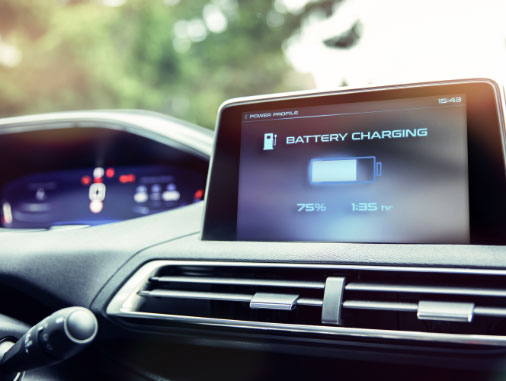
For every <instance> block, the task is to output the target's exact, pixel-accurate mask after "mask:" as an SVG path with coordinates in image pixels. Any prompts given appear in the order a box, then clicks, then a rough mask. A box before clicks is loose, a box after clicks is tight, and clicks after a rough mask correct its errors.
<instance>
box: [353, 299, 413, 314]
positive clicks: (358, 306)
mask: <svg viewBox="0 0 506 381" xmlns="http://www.w3.org/2000/svg"><path fill="white" fill-rule="evenodd" d="M343 308H348V309H355V310H375V311H397V312H417V311H418V305H417V304H416V303H396V302H376V301H371V300H345V301H344V303H343Z"/></svg>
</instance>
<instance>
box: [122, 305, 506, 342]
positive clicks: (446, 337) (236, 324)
mask: <svg viewBox="0 0 506 381" xmlns="http://www.w3.org/2000/svg"><path fill="white" fill-rule="evenodd" d="M114 316H116V317H120V318H140V319H155V320H162V321H171V322H179V323H189V324H198V325H203V326H211V327H227V328H243V329H262V330H266V331H283V332H292V333H312V334H324V335H336V336H351V337H359V338H368V339H370V338H375V339H391V340H414V341H425V342H437V343H454V344H473V345H493V346H502V347H504V346H506V337H505V336H492V335H491V336H485V335H463V334H453V333H433V332H416V331H402V332H399V331H387V330H381V329H365V328H348V327H339V326H332V327H331V326H312V325H298V324H279V323H264V322H248V321H239V320H228V319H210V318H201V317H196V316H177V315H162V314H156V313H151V312H134V311H123V310H122V311H119V312H118V313H117V314H115V315H114Z"/></svg>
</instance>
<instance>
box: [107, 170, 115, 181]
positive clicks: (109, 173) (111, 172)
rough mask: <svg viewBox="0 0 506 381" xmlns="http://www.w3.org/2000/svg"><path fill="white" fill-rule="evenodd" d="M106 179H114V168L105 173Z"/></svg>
mask: <svg viewBox="0 0 506 381" xmlns="http://www.w3.org/2000/svg"><path fill="white" fill-rule="evenodd" d="M105 177H107V178H109V179H110V178H112V177H114V168H107V169H106V171H105Z"/></svg>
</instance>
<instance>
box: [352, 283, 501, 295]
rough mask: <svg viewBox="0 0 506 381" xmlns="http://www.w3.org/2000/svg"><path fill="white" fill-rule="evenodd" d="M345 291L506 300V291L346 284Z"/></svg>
mask: <svg viewBox="0 0 506 381" xmlns="http://www.w3.org/2000/svg"><path fill="white" fill-rule="evenodd" d="M345 289H346V291H367V292H405V293H416V294H448V295H472V296H490V297H499V298H506V290H498V289H487V288H465V287H462V288H461V287H437V286H410V285H395V284H380V283H357V282H351V283H348V284H347V285H346V287H345Z"/></svg>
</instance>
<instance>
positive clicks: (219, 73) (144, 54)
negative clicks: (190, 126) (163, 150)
mask: <svg viewBox="0 0 506 381" xmlns="http://www.w3.org/2000/svg"><path fill="white" fill-rule="evenodd" d="M339 1H340V0H321V1H317V0H314V1H309V2H308V3H307V4H306V5H305V6H304V7H302V8H300V9H295V10H294V9H291V10H290V9H286V8H284V7H283V2H280V1H278V0H276V1H273V0H254V1H253V0H181V1H177V0H126V1H125V2H124V4H122V5H121V6H117V7H110V6H105V5H104V3H102V2H101V1H98V0H95V1H75V0H74V1H70V0H67V1H64V0H59V1H57V0H0V43H1V44H8V45H9V46H15V47H17V49H19V51H20V52H21V54H22V58H21V60H20V62H19V63H18V64H16V65H11V67H9V66H6V65H3V66H2V65H1V64H0V84H1V85H0V115H1V116H10V115H19V114H28V113H35V112H50V111H63V110H72V109H95V108H141V109H148V110H155V111H160V112H163V113H167V114H171V115H174V116H177V117H180V118H183V119H186V120H189V121H192V122H194V123H198V124H201V125H203V126H206V127H209V128H212V127H213V126H214V120H215V117H216V111H217V109H218V106H219V104H220V103H221V102H222V101H223V100H225V99H227V98H231V97H236V96H246V95H252V94H259V93H268V92H278V91H291V90H298V89H303V88H308V87H311V86H312V85H313V83H312V79H311V78H310V77H308V76H305V75H302V74H299V73H296V72H295V71H294V70H293V69H292V68H291V67H290V65H289V64H288V63H287V61H286V59H285V56H284V54H283V49H282V46H283V43H284V42H285V41H286V40H287V39H288V38H289V37H290V36H292V35H294V33H297V31H298V30H299V28H300V26H301V24H302V22H303V21H304V20H305V19H306V18H307V17H308V16H309V15H311V16H315V15H320V16H321V17H325V16H328V15H330V14H331V13H332V11H333V9H334V6H335V3H338V2H339Z"/></svg>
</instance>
